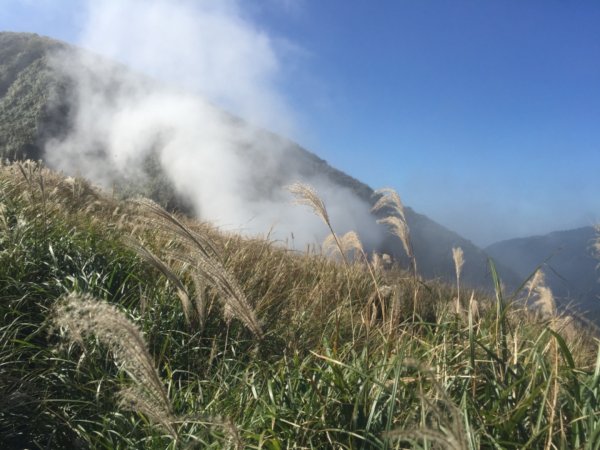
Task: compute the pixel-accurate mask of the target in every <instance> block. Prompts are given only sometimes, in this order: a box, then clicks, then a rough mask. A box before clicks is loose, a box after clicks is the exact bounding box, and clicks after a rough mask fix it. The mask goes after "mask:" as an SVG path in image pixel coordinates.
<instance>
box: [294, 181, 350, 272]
mask: <svg viewBox="0 0 600 450" xmlns="http://www.w3.org/2000/svg"><path fill="white" fill-rule="evenodd" d="M287 190H288V191H289V192H290V193H291V194H292V195H293V196H294V197H295V201H294V203H296V204H297V205H304V206H308V207H309V208H311V209H312V210H313V212H314V213H315V214H316V215H317V217H320V218H321V220H322V221H323V222H325V225H327V228H329V232H330V233H331V237H332V239H333V240H334V242H335V244H336V246H337V248H338V249H339V251H340V254H341V255H342V258H343V260H344V263H345V264H346V265H348V259H347V258H346V253H345V252H344V247H343V245H342V243H341V242H340V239H339V238H338V236H337V234H335V231H333V226H332V225H331V221H330V220H329V214H327V208H325V203H323V200H321V198H320V197H319V195H318V194H317V191H315V189H314V188H313V187H312V186H309V185H308V184H304V183H293V184H291V185H289V186H287ZM357 237H358V236H357Z"/></svg>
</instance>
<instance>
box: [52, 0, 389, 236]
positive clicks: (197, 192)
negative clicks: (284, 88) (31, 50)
mask: <svg viewBox="0 0 600 450" xmlns="http://www.w3.org/2000/svg"><path fill="white" fill-rule="evenodd" d="M241 4H242V3H241V2H238V1H235V0H224V1H219V2H211V1H193V2H192V1H183V0H181V1H166V0H151V1H146V0H144V1H141V0H129V1H117V0H108V1H102V2H92V1H89V2H88V3H87V8H86V14H85V19H84V21H83V26H82V34H81V37H80V40H79V44H80V46H81V47H82V48H83V49H85V51H81V52H77V53H76V54H74V53H73V52H65V53H57V54H55V55H53V57H52V61H51V64H52V66H53V68H54V70H56V71H57V73H58V74H59V75H60V76H61V77H62V78H63V79H64V80H67V81H66V82H67V84H68V86H69V89H68V91H67V92H68V98H67V99H66V100H67V102H68V104H69V110H70V116H71V117H70V121H71V123H72V127H71V129H70V131H69V132H68V133H67V134H66V135H64V136H61V137H60V138H58V139H53V140H52V141H50V142H48V143H47V145H46V148H45V153H46V160H47V162H48V164H49V165H50V166H52V167H55V168H57V169H60V170H63V171H65V172H67V173H71V174H79V175H82V176H84V177H86V178H89V179H91V180H92V181H94V182H96V183H98V184H100V185H102V186H104V187H106V188H110V187H111V185H112V184H113V183H115V182H117V181H118V180H122V179H128V180H143V179H144V177H147V174H146V173H145V172H144V170H143V167H144V164H145V162H146V161H147V159H148V157H150V156H153V157H155V158H156V160H157V161H158V162H159V163H160V166H161V170H162V172H163V173H164V174H165V176H166V177H168V179H169V181H170V182H171V183H172V185H173V186H174V188H175V190H176V192H177V193H178V194H179V195H180V196H181V198H183V199H185V200H186V201H188V202H189V203H190V204H191V205H192V207H193V210H194V211H195V213H196V215H197V216H198V217H199V218H200V219H202V220H206V221H210V222H212V223H214V224H215V225H217V226H219V227H221V228H223V229H227V230H234V231H238V232H242V233H244V234H248V235H266V234H267V233H269V236H270V237H271V238H272V239H276V240H285V241H287V242H288V244H291V245H293V246H295V247H297V248H301V247H304V246H305V245H306V244H311V243H320V242H322V240H323V239H324V237H325V236H326V235H327V230H326V228H325V226H324V225H323V224H322V223H321V222H320V220H319V219H318V218H317V217H315V216H314V215H313V214H312V213H311V212H310V211H309V210H307V209H306V208H303V207H299V206H296V205H293V204H292V203H291V200H292V199H291V196H290V194H289V193H288V192H287V190H286V189H285V186H286V185H288V184H291V183H293V182H296V181H302V182H305V183H308V184H310V185H312V186H313V187H314V188H315V189H316V190H317V191H318V193H319V194H320V196H321V197H322V198H323V200H324V201H325V204H326V206H327V208H328V211H329V215H330V217H331V221H332V223H333V225H334V228H335V229H336V232H338V233H345V232H347V231H350V230H354V231H357V232H358V233H359V235H360V237H361V239H362V240H363V242H364V243H365V244H366V246H367V247H371V248H373V247H375V246H376V245H377V244H378V242H379V241H380V240H381V238H382V235H383V230H382V229H381V227H379V226H378V225H376V224H375V220H374V218H373V216H372V215H371V214H370V212H369V204H368V203H367V202H365V201H363V200H362V199H360V198H359V197H358V196H357V195H355V194H354V193H353V192H352V191H351V190H350V189H346V188H342V187H340V186H339V185H336V184H335V183H334V182H332V181H331V180H330V179H328V178H327V177H326V176H325V175H319V174H317V172H316V171H315V170H314V168H313V167H312V166H311V164H313V163H312V162H311V161H307V160H306V158H305V157H303V156H302V155H301V154H299V153H298V152H293V151H291V148H292V147H293V145H292V144H291V143H290V142H288V141H286V140H285V139H282V138H280V137H278V136H277V135H274V134H272V133H270V132H267V131H265V130H266V129H268V130H273V131H276V132H278V133H282V134H288V133H292V132H293V131H294V130H295V126H296V125H295V123H296V119H295V117H294V114H293V112H292V111H291V110H290V108H289V107H288V105H287V102H286V99H285V96H284V95H283V94H282V93H281V91H280V89H279V86H280V85H281V83H282V82H283V81H284V80H283V79H282V70H281V64H282V63H281V61H282V58H283V57H284V55H281V54H280V50H278V49H277V46H276V44H275V43H274V39H273V38H272V37H271V36H269V35H268V34H267V33H266V32H265V31H264V30H261V29H260V28H259V27H257V26H256V24H254V23H253V22H252V20H251V19H250V18H249V16H247V15H245V14H244V12H243V11H242V9H241ZM87 50H91V51H92V52H93V53H89V52H88V51H87ZM113 61H117V62H119V63H122V64H123V65H120V64H118V63H115V62H113ZM61 101H65V99H61ZM225 111H227V112H225ZM239 118H242V120H240V119H239Z"/></svg>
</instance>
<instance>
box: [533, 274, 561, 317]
mask: <svg viewBox="0 0 600 450" xmlns="http://www.w3.org/2000/svg"><path fill="white" fill-rule="evenodd" d="M527 290H528V296H527V300H526V304H527V301H528V300H529V299H530V298H531V297H532V296H533V297H534V298H535V300H534V302H533V304H534V306H535V307H536V309H537V310H538V311H539V312H540V314H541V316H542V317H544V318H553V317H555V316H556V302H555V300H554V295H553V294H552V290H551V289H550V288H549V287H548V286H546V276H545V274H544V272H543V271H542V270H541V269H538V270H537V272H536V273H535V275H534V276H533V278H532V279H531V280H530V281H529V282H528V283H527Z"/></svg>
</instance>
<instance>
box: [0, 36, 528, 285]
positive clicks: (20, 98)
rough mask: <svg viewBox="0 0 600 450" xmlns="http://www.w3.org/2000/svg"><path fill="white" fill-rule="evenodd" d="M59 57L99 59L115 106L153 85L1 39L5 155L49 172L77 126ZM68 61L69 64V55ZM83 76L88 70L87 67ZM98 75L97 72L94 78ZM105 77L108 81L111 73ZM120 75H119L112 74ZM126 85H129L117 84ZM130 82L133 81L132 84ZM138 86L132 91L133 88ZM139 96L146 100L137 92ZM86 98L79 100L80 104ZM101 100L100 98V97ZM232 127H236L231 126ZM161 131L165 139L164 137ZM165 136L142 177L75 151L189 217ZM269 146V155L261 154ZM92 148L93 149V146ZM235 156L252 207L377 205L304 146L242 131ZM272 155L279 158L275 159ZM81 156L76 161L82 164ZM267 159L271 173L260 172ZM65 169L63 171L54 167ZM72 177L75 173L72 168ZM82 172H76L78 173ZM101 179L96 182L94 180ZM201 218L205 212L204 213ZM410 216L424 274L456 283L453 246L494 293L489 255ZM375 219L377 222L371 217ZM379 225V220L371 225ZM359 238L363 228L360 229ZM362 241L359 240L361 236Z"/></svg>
mask: <svg viewBox="0 0 600 450" xmlns="http://www.w3.org/2000/svg"><path fill="white" fill-rule="evenodd" d="M55 52H62V54H63V61H67V62H68V65H71V64H73V65H75V63H74V62H73V63H72V61H76V60H77V58H78V57H79V56H81V55H82V54H85V55H86V57H90V58H95V59H96V60H97V62H96V67H100V68H101V70H98V71H89V70H88V71H87V72H88V73H87V74H86V77H88V84H92V85H96V90H98V89H100V90H101V98H100V99H99V100H100V101H101V102H102V103H115V102H118V101H119V96H120V95H124V92H125V91H128V90H131V89H134V90H136V91H139V92H143V91H144V89H145V87H147V86H152V85H153V84H155V83H156V82H155V81H152V80H149V79H147V78H145V77H143V76H141V75H138V74H135V73H133V72H132V71H130V70H129V69H127V68H126V67H124V66H121V65H119V64H116V63H114V62H112V61H108V60H105V59H102V58H100V57H98V56H95V55H89V54H88V53H87V52H85V51H83V50H81V49H78V48H75V47H73V46H70V45H68V44H66V43H63V42H59V41H56V40H53V39H50V38H46V37H41V36H38V35H35V34H28V33H10V32H3V33H0V156H1V157H2V158H7V159H23V158H32V159H42V160H45V161H46V163H47V164H48V165H50V166H51V167H52V166H53V165H54V166H55V165H56V161H55V160H53V159H52V158H49V157H48V156H49V155H48V153H47V147H48V144H49V143H52V142H56V141H57V140H60V139H62V138H64V137H65V136H67V135H69V133H71V132H72V130H73V128H74V127H75V126H76V116H77V112H78V111H77V108H78V107H77V103H76V102H75V101H74V98H75V97H76V95H75V94H74V91H75V86H74V84H73V80H72V79H71V78H69V76H66V75H65V72H62V71H60V70H57V69H56V65H55V64H53V63H52V60H51V57H52V55H53V54H54V53H55ZM65 54H66V55H67V58H65V57H64V55H65ZM84 70H86V69H84ZM96 72H97V73H96ZM107 74H108V75H107ZM115 74H118V76H115ZM122 79H127V80H129V82H128V83H129V84H127V83H125V84H123V83H122V82H121V81H120V80H122ZM132 80H133V81H132ZM132 86H133V88H132ZM140 95H141V94H140ZM80 100H81V99H80ZM96 100H98V99H96ZM219 114H221V115H222V116H223V117H225V118H226V120H227V121H228V122H229V123H230V125H231V126H232V127H235V126H238V127H240V128H243V127H245V128H248V127H249V125H248V124H246V123H245V122H244V121H242V120H241V119H239V118H236V117H233V116H231V115H229V114H228V113H225V112H223V111H220V112H219ZM232 129H233V128H232ZM161 133H162V134H161ZM167 133H168V130H167V131H164V132H156V138H155V140H153V141H152V142H150V143H148V142H145V143H144V145H147V146H149V147H150V150H149V151H148V152H147V156H146V157H145V159H144V160H143V161H142V162H141V163H140V166H142V168H143V172H144V176H143V177H139V176H138V177H130V176H128V175H127V173H125V172H122V173H121V172H118V171H114V170H113V167H111V166H108V165H106V160H107V155H106V151H107V150H106V149H104V148H102V146H101V145H100V146H98V147H97V148H96V147H95V146H92V147H93V148H90V146H80V148H78V150H77V151H78V152H80V154H84V153H86V152H87V153H86V154H87V155H88V156H90V155H91V156H92V157H93V158H95V161H96V162H97V164H96V166H97V167H95V169H96V170H97V172H98V173H101V172H102V171H104V172H107V171H111V172H118V173H117V175H114V177H113V178H112V179H111V183H106V184H108V185H109V186H111V187H112V188H113V189H116V190H117V191H119V192H121V193H124V194H127V195H134V194H142V195H146V196H149V197H151V198H154V199H155V200H157V201H158V202H159V203H162V204H163V205H165V206H167V207H168V208H170V209H179V210H182V211H183V212H188V213H190V212H192V211H193V210H194V209H196V212H198V211H197V209H198V208H194V206H193V201H192V200H193V199H191V198H190V196H187V195H182V194H181V193H178V192H177V189H176V187H175V184H176V181H177V180H175V182H174V181H173V180H172V179H168V177H166V176H165V173H164V167H163V164H162V163H161V161H160V160H159V158H158V157H157V156H156V152H154V151H153V150H152V149H154V148H155V147H157V146H160V142H161V139H162V138H163V137H164V135H165V134H167ZM265 142H268V147H269V152H270V153H269V154H268V155H266V154H265V153H264V152H265V150H264V149H263V148H262V147H263V144H264V143H265ZM94 145H95V144H94ZM235 145H237V148H236V152H237V153H239V154H242V155H243V161H244V165H245V167H246V169H248V170H249V172H250V175H249V176H248V177H247V178H248V179H247V180H245V181H246V183H245V188H244V189H243V190H241V191H240V195H243V196H244V199H245V200H247V203H252V202H255V201H256V200H257V199H264V198H268V197H270V196H273V195H275V194H274V192H278V191H279V190H282V189H283V188H284V186H285V185H287V184H289V183H291V182H293V181H295V178H299V179H301V180H307V181H308V182H312V181H314V180H325V181H324V182H326V185H327V186H334V187H335V188H336V189H340V190H346V191H349V192H351V193H352V194H353V195H354V196H355V197H357V198H359V199H360V200H361V201H364V202H367V203H369V204H373V201H374V199H373V193H374V192H373V189H371V188H370V187H369V186H367V185H365V184H364V183H361V182H360V181H358V180H356V179H354V178H353V177H351V176H349V175H347V174H345V173H343V172H341V171H339V170H337V169H335V168H333V167H331V166H330V165H329V164H327V162H326V161H324V160H323V159H321V158H319V157H318V156H316V155H315V154H313V153H311V152H309V151H307V150H305V149H304V148H302V147H300V146H299V145H297V144H295V143H293V142H291V141H289V140H287V139H285V138H283V137H280V136H277V135H275V134H273V133H270V132H268V131H266V130H262V129H257V128H253V129H252V132H251V133H248V132H245V133H243V137H242V138H239V139H238V140H236V141H235ZM272 155H277V156H276V157H272ZM77 157H78V155H77V154H73V155H71V159H77ZM265 160H268V161H269V164H270V166H269V167H268V171H267V170H266V169H265V168H264V167H263V165H264V161H265ZM55 168H58V169H63V170H64V168H63V167H61V166H58V167H55ZM71 171H73V172H78V171H77V170H74V169H71ZM75 174H77V173H73V175H75ZM95 181H96V180H95ZM200 215H202V214H201V212H200ZM406 217H407V222H408V224H409V227H410V230H411V237H412V242H413V247H414V252H415V256H416V259H417V262H418V265H419V272H420V274H421V275H423V276H425V277H427V278H434V277H439V278H442V279H446V280H453V279H454V277H455V269H454V265H453V262H452V248H453V247H461V248H462V249H463V251H464V255H465V261H466V262H465V266H464V269H463V277H462V279H463V281H464V283H465V284H466V285H471V286H473V287H482V286H486V287H491V280H490V277H489V269H488V262H487V259H488V257H487V255H486V253H485V252H484V251H482V250H481V249H480V248H478V247H477V246H475V245H474V244H472V243H471V242H470V241H468V240H466V239H464V238H463V237H461V236H460V235H458V234H456V233H454V232H452V231H450V230H448V229H447V228H445V227H443V226H442V225H440V224H438V223H436V222H434V221H432V220H431V219H429V218H428V217H426V216H424V215H422V214H418V213H417V212H415V211H413V210H412V209H411V208H406ZM373 219H375V218H373ZM373 222H374V220H373ZM358 231H359V234H361V233H360V231H361V230H358ZM361 237H362V234H361ZM370 250H378V251H382V252H386V253H389V254H391V255H393V256H394V257H395V258H396V259H398V260H401V261H405V260H406V258H405V257H404V256H403V255H404V252H403V250H402V247H401V245H400V243H399V242H398V239H397V238H395V237H393V236H387V237H386V238H385V240H384V241H383V243H378V244H377V245H376V246H371V248H370ZM498 271H499V272H500V275H501V277H502V279H503V281H504V283H505V284H506V285H508V286H516V285H517V284H518V281H519V280H518V277H517V276H516V275H515V274H514V273H513V272H512V271H511V269H509V268H508V267H505V266H503V265H502V264H499V265H498Z"/></svg>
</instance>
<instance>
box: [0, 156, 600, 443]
mask: <svg viewBox="0 0 600 450" xmlns="http://www.w3.org/2000/svg"><path fill="white" fill-rule="evenodd" d="M315 195H316V193H315ZM317 198H318V197H317ZM315 201H316V199H315ZM317 212H318V213H319V211H317ZM323 212H324V213H325V214H326V208H325V205H323V211H320V213H321V214H322V213H323ZM161 215H162V216H161ZM324 226H325V227H327V223H326V221H325V223H324ZM330 232H331V233H333V235H335V234H334V233H335V230H334V229H333V228H331V229H330ZM336 236H337V235H336ZM407 236H408V235H407ZM337 237H338V243H339V245H338V243H336V242H335V240H333V241H332V239H334V238H331V239H330V242H329V245H328V247H327V248H328V250H327V251H323V252H322V253H321V252H319V253H316V254H315V253H313V252H311V253H298V252H295V251H290V250H288V249H286V248H282V247H281V246H280V245H276V244H274V243H272V242H268V241H265V240H260V239H247V238H242V237H240V236H237V235H233V234H222V233H219V232H217V231H216V230H215V229H213V228H212V227H211V226H210V225H208V224H203V223H199V222H196V221H193V220H190V219H187V218H185V217H179V216H171V215H169V214H167V213H166V212H164V211H162V210H158V209H156V208H155V209H153V208H150V207H148V206H147V205H144V204H140V203H139V202H129V203H124V202H118V201H116V200H114V199H112V198H111V197H110V196H105V195H103V194H102V193H100V192H98V191H97V190H95V189H94V188H93V187H92V186H90V185H89V184H87V183H86V182H85V181H83V180H78V179H64V178H62V177H61V176H59V175H57V174H54V173H52V172H50V171H47V170H45V169H41V168H40V167H38V166H37V165H33V164H25V165H23V166H21V167H19V166H9V167H1V168H0V299H1V302H0V313H1V314H2V321H1V323H0V343H1V345H0V441H2V443H3V446H4V447H3V448H74V447H79V448H155V449H165V448H171V449H175V448H215V449H217V448H256V449H258V448H262V449H283V448H315V449H318V448H348V449H350V448H352V449H367V448H381V449H401V448H416V449H434V448H460V449H463V448H465V449H476V448H498V449H503V448H513V449H522V448H535V449H537V448H541V449H546V448H548V449H550V448H564V449H571V448H574V449H577V448H584V449H588V448H589V449H595V448H598V446H599V445H600V412H599V411H600V359H599V357H598V348H597V346H598V341H597V340H596V339H595V338H594V337H593V335H592V334H591V331H590V330H587V329H584V328H583V325H581V324H578V323H574V322H573V319H571V318H568V317H560V316H557V315H556V311H553V310H550V311H549V310H544V309H543V308H538V309H535V308H526V307H525V300H526V299H527V297H529V299H528V302H529V303H530V304H532V305H533V304H536V302H540V301H541V300H540V299H541V298H542V297H543V295H544V291H543V290H540V286H542V284H540V283H539V281H540V280H539V279H537V280H535V283H534V280H533V278H535V277H532V279H531V280H530V284H529V285H528V286H524V288H523V290H522V292H521V293H518V294H517V295H515V296H513V295H509V294H507V293H505V292H503V291H502V286H501V280H499V279H498V278H497V276H496V275H495V271H494V270H493V266H492V274H493V280H494V286H491V288H492V290H491V292H492V295H488V294H485V293H481V292H471V291H467V290H466V288H465V287H463V286H461V287H460V291H459V290H458V286H449V285H445V284H443V283H439V282H433V281H427V280H422V279H421V278H420V277H418V276H417V274H416V270H415V269H416V262H414V263H413V262H411V267H409V268H408V270H405V268H402V267H397V266H392V267H391V268H385V269H384V268H383V265H382V264H380V263H379V262H377V261H379V260H380V259H381V258H382V257H380V256H377V257H376V258H375V259H373V258H367V255H364V253H361V252H360V249H359V247H358V246H356V245H355V244H356V242H355V241H354V238H353V239H352V240H353V242H348V243H345V239H343V238H342V237H341V236H337ZM356 238H358V236H356ZM399 238H400V239H402V236H399ZM349 239H350V238H349ZM133 243H135V245H133ZM136 246H137V247H136ZM334 247H335V248H337V251H335V252H333V253H334V256H333V257H328V256H327V254H328V253H329V252H331V249H332V248H334ZM140 248H143V249H145V250H146V251H147V252H149V253H150V254H151V255H153V256H154V257H155V258H156V259H157V261H160V262H161V263H162V264H163V266H164V267H162V268H161V266H160V265H159V264H155V263H152V261H150V258H149V257H140V256H139V250H140ZM409 250H410V248H409ZM336 252H337V253H336ZM351 252H358V254H359V257H354V258H350V257H349V255H350V254H351ZM336 254H337V255H338V256H337V257H336V256H335V255H336ZM344 254H345V255H346V260H345V262H344V261H342V260H340V255H344ZM142 256H144V255H143V254H142ZM459 256H460V255H459V252H458V251H457V252H456V254H455V256H454V259H455V264H456V267H457V283H458V282H460V267H461V264H460V263H461V260H460V259H461V258H459ZM207 258H208V259H207ZM413 264H414V266H413ZM207 265H208V267H209V268H208V269H207V268H206V267H207ZM219 283H221V284H219ZM182 292H183V293H182ZM235 296H238V297H235ZM182 298H183V299H184V300H185V299H187V303H186V301H184V300H182ZM232 298H233V300H235V301H240V302H241V303H240V304H238V305H237V306H236V307H233V306H232V304H231V301H233V300H232ZM65 299H79V300H77V301H80V303H77V301H75V300H73V302H74V303H73V304H69V303H67V304H65V303H64V302H65V301H66V300H65ZM457 302H459V303H458V304H459V305H460V308H457ZM542 303H543V301H542ZM538 304H539V303H538ZM65 305H67V306H65ZM69 305H70V308H71V309H68V308H67V310H65V309H64V308H66V307H68V306H69ZM78 308H79V309H78ZM236 308H237V309H236ZM75 310H76V311H79V312H78V313H77V314H75V316H76V317H77V318H78V320H80V322H77V321H75V322H73V321H72V320H71V321H69V320H66V319H68V318H69V317H70V318H73V317H75V316H73V315H71V316H69V314H73V311H75ZM68 311H71V312H70V313H69V312H68ZM96 313H98V314H96ZM61 317H62V318H63V320H61ZM99 317H100V318H102V320H100V319H99ZM111 323H112V324H113V326H111ZM51 329H54V332H53V333H51V332H50V331H51ZM78 329H79V330H80V333H79V339H78V340H76V341H75V342H74V341H73V339H69V336H73V335H72V334H69V330H71V333H72V332H73V331H77V330H78ZM61 330H62V331H61ZM119 330H121V331H119ZM123 330H126V331H123ZM127 330H128V331H127ZM132 330H134V331H132ZM129 332H131V333H132V334H131V333H130V334H127V333H129ZM127 336H129V337H127ZM132 341H135V342H137V344H136V346H135V348H136V349H138V350H139V351H138V350H136V352H137V353H136V352H134V353H132V354H131V355H130V354H129V353H127V352H123V348H128V347H126V346H127V345H129V343H130V342H132ZM123 346H125V347H123ZM131 348H133V347H131ZM127 355H129V356H127ZM139 355H143V358H142V359H140V361H142V362H143V366H144V371H142V372H140V371H138V370H137V369H136V366H135V364H134V365H132V364H133V363H135V361H137V359H136V358H138V356H139ZM143 374H145V375H143ZM145 376H146V377H149V378H148V380H152V381H148V380H146V381H144V377H145ZM143 386H146V387H151V388H152V392H154V394H155V395H154V396H153V397H152V399H153V401H154V397H158V398H160V399H161V402H162V403H160V404H161V405H162V409H156V408H154V406H156V405H155V404H154V403H152V402H148V401H146V402H145V403H144V399H145V397H144V395H145V394H146V393H147V391H145V390H141V391H136V389H139V388H140V387H143ZM132 396H135V397H132ZM124 398H129V400H132V399H134V398H135V399H136V401H130V402H124V401H123V399H124ZM149 404H150V406H153V407H152V408H150V407H148V405H149ZM161 414H162V415H161Z"/></svg>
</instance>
